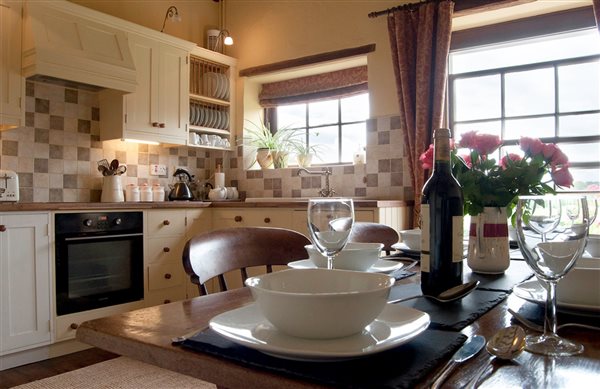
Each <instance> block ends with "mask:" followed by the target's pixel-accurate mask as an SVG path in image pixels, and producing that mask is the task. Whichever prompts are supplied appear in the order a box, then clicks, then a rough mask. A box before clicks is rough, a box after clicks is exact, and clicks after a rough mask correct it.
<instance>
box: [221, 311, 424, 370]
mask: <svg viewBox="0 0 600 389" xmlns="http://www.w3.org/2000/svg"><path fill="white" fill-rule="evenodd" d="M429 322H430V319H429V315H428V314H427V313H424V312H421V311H417V310H416V309H413V308H408V307H404V306H402V305H399V304H388V305H386V306H385V308H384V309H383V311H382V312H381V314H380V315H379V316H378V317H377V318H376V319H375V320H374V321H373V322H372V323H371V324H369V325H368V326H367V327H365V329H364V330H363V331H362V332H361V333H359V334H355V335H351V336H346V337H343V338H335V339H306V338H297V337H293V336H289V335H285V334H283V333H281V332H279V331H278V330H277V329H276V328H275V327H274V326H273V325H272V324H271V323H270V322H269V321H268V320H267V319H265V318H264V316H263V315H262V313H261V312H260V310H259V308H258V306H257V305H256V304H255V303H253V304H250V305H246V306H244V307H241V308H237V309H234V310H231V311H228V312H224V313H222V314H220V315H217V316H215V317H213V318H212V319H211V320H210V328H211V329H213V330H214V331H216V332H217V333H218V334H220V335H221V336H223V337H225V338H227V339H229V340H230V341H232V342H234V343H237V344H240V345H243V346H246V347H249V348H252V349H255V350H259V351H261V352H263V353H265V354H269V355H272V356H275V357H280V358H285V359H293V360H300V361H327V360H340V359H351V358H357V357H363V356H367V355H371V354H374V353H379V352H382V351H384V350H388V349H390V348H393V347H397V346H399V345H401V344H403V343H406V342H408V341H409V340H411V339H412V338H414V337H415V336H417V335H419V334H420V333H421V332H423V331H425V329H427V327H428V326H429Z"/></svg>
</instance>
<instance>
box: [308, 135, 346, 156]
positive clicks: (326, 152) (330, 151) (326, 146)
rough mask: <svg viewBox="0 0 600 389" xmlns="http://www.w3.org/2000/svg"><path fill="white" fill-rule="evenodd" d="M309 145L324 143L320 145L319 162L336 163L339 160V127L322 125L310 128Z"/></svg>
mask: <svg viewBox="0 0 600 389" xmlns="http://www.w3.org/2000/svg"><path fill="white" fill-rule="evenodd" d="M308 144H309V145H311V146H312V145H322V146H321V147H319V156H320V157H321V160H320V161H318V162H319V163H336V162H338V150H339V146H338V145H339V139H338V127H337V126H331V127H321V128H315V129H310V130H309V132H308Z"/></svg>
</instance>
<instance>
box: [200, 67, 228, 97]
mask: <svg viewBox="0 0 600 389" xmlns="http://www.w3.org/2000/svg"><path fill="white" fill-rule="evenodd" d="M202 91H203V94H204V95H205V96H208V97H214V98H215V99H220V100H229V78H227V76H226V75H225V74H221V73H214V72H208V73H204V75H203V77H202Z"/></svg>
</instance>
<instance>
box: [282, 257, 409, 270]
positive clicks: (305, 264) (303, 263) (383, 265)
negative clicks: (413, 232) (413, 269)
mask: <svg viewBox="0 0 600 389" xmlns="http://www.w3.org/2000/svg"><path fill="white" fill-rule="evenodd" d="M288 266H289V267H291V268H293V269H316V268H317V266H315V264H314V263H313V261H311V260H310V259H302V260H300V261H294V262H290V263H288ZM402 266H404V264H403V263H402V262H397V261H390V260H387V259H378V260H377V262H375V263H374V264H373V266H371V267H370V268H368V269H367V271H368V272H369V273H389V272H392V271H394V270H398V269H401V268H402Z"/></svg>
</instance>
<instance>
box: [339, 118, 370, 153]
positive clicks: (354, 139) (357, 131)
mask: <svg viewBox="0 0 600 389" xmlns="http://www.w3.org/2000/svg"><path fill="white" fill-rule="evenodd" d="M366 144H367V126H366V124H365V123H356V124H347V125H345V126H342V160H341V161H340V162H352V161H353V160H354V159H353V156H354V153H355V152H356V151H357V150H358V149H359V148H361V147H365V146H366Z"/></svg>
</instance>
